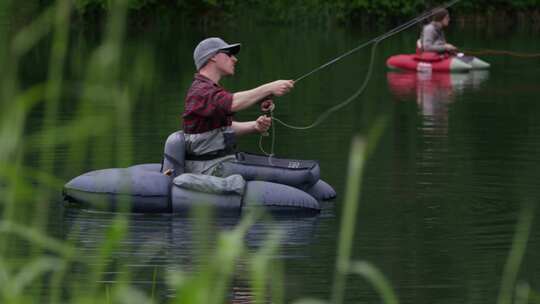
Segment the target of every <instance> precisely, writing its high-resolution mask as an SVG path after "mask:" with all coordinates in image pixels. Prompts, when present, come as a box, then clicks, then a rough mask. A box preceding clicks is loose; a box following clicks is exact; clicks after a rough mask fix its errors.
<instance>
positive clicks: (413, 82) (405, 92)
mask: <svg viewBox="0 0 540 304" xmlns="http://www.w3.org/2000/svg"><path fill="white" fill-rule="evenodd" d="M488 78H489V71H486V70H484V71H471V72H469V73H409V72H388V73H387V80H388V85H389V88H390V91H391V92H392V94H394V96H395V97H396V98H397V99H398V100H399V99H405V100H407V99H410V98H415V99H416V102H417V104H418V108H419V110H420V112H421V113H422V116H423V117H424V119H426V120H428V121H429V123H428V125H430V123H433V121H435V120H436V121H442V122H446V123H447V121H448V105H449V104H451V103H452V102H454V101H455V98H456V96H457V95H460V94H463V93H465V92H466V91H469V90H474V89H478V88H480V85H481V84H482V83H483V82H485V81H486V80H488Z"/></svg>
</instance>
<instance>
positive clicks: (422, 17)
mask: <svg viewBox="0 0 540 304" xmlns="http://www.w3.org/2000/svg"><path fill="white" fill-rule="evenodd" d="M459 1H461V0H453V1H450V2H448V3H446V4H443V5H441V6H439V7H438V8H449V7H451V6H453V5H455V4H456V3H458V2H459ZM436 12H437V9H430V10H428V11H426V12H424V13H422V14H421V15H419V16H417V17H415V18H414V19H412V20H410V21H408V22H406V23H404V24H402V25H400V26H398V27H396V28H394V29H392V30H390V31H388V32H386V33H384V34H382V35H380V36H378V37H375V38H373V39H371V40H369V41H367V42H365V43H362V44H360V45H359V46H357V47H355V48H353V49H351V50H350V51H348V52H346V53H344V54H342V55H340V56H338V57H336V58H334V59H332V60H330V61H328V62H326V63H324V64H322V65H320V66H318V67H316V68H315V69H313V70H311V71H309V72H307V73H306V74H304V75H302V76H300V77H298V78H296V79H295V80H294V82H295V84H296V83H298V82H299V81H302V80H304V79H305V78H307V77H309V76H311V75H313V74H315V73H316V72H318V71H321V70H323V69H325V68H327V67H329V66H331V65H333V64H334V63H336V62H338V61H340V60H342V59H343V58H345V57H347V56H350V55H352V54H354V53H356V52H358V51H359V50H361V49H363V48H365V47H367V46H369V45H371V44H372V45H373V46H372V48H371V57H370V61H369V66H368V71H367V73H366V77H365V79H364V81H363V83H362V85H361V86H360V88H359V89H358V90H357V91H356V92H355V93H353V94H352V95H351V96H350V97H349V98H347V99H345V100H344V101H342V102H340V103H338V104H337V105H335V106H333V107H331V108H330V109H328V110H326V111H325V112H323V113H322V114H321V115H319V117H318V118H317V119H316V120H315V121H314V122H313V123H311V124H309V125H307V126H295V125H292V124H289V123H286V122H284V121H283V120H281V119H279V118H277V117H275V116H274V115H273V112H270V117H271V118H272V120H273V121H276V122H278V123H280V124H282V125H283V126H285V127H287V128H290V129H294V130H308V129H311V128H314V127H316V126H318V125H319V124H321V123H322V122H323V121H324V120H326V119H327V118H328V117H329V116H330V115H331V114H332V113H334V112H336V111H338V110H340V109H341V108H343V107H345V106H347V105H348V104H349V103H351V102H352V101H353V100H355V99H356V98H357V97H358V96H360V95H361V94H362V93H363V92H364V90H365V89H366V87H367V84H368V82H369V80H370V78H371V75H372V72H373V66H374V61H375V51H376V49H377V46H378V44H379V43H380V42H382V41H383V40H385V39H387V38H390V37H392V36H394V35H396V34H398V33H401V32H403V31H405V30H407V29H409V28H410V27H412V26H414V25H416V24H418V23H420V22H422V21H424V20H426V19H428V18H430V17H432V16H433V15H434V14H436ZM271 128H272V144H271V150H270V153H267V152H266V151H265V150H264V148H263V146H262V139H263V135H261V137H260V139H259V148H260V150H261V152H263V153H264V154H265V155H267V156H269V157H272V156H273V155H274V145H275V128H274V125H273V124H272V127H271Z"/></svg>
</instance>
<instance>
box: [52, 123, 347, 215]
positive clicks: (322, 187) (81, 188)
mask: <svg viewBox="0 0 540 304" xmlns="http://www.w3.org/2000/svg"><path fill="white" fill-rule="evenodd" d="M185 161H186V159H185V146H184V134H183V132H181V131H179V132H176V133H173V134H171V135H170V136H169V138H168V139H167V142H166V144H165V155H164V158H163V162H162V164H142V165H136V166H132V167H129V168H113V169H104V170H96V171H91V172H88V173H85V174H83V175H80V176H78V177H75V178H74V179H72V180H71V181H69V182H68V183H67V184H66V185H65V186H64V190H63V194H64V198H65V199H66V200H67V201H69V202H72V203H75V204H76V205H79V206H82V207H86V208H97V209H101V210H109V211H117V210H122V211H130V212H140V213H183V212H185V211H187V210H189V209H190V208H191V207H193V206H194V205H197V204H210V205H212V206H215V207H216V208H217V209H219V210H220V211H233V212H237V211H238V212H240V211H242V210H243V209H246V208H251V207H261V206H262V207H265V208H267V209H269V210H270V211H279V212H281V211H283V212H306V211H308V212H318V211H319V210H320V206H319V201H323V200H330V199H333V198H335V196H336V192H335V191H334V189H333V188H332V187H331V186H330V185H328V184H327V183H326V182H324V181H323V180H321V179H320V168H319V164H318V163H317V162H315V161H309V160H293V159H279V158H274V157H266V156H261V155H255V154H249V153H242V152H240V153H237V154H236V156H235V158H234V159H233V160H231V161H226V162H223V163H221V164H220V166H221V168H220V172H222V176H225V177H224V178H221V177H215V176H208V175H202V174H192V173H186V172H185Z"/></svg>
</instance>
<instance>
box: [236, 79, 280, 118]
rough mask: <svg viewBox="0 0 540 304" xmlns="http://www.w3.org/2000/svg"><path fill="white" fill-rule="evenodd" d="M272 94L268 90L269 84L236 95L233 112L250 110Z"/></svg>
mask: <svg viewBox="0 0 540 304" xmlns="http://www.w3.org/2000/svg"><path fill="white" fill-rule="evenodd" d="M271 93H272V91H271V90H270V89H269V88H268V85H267V84H263V85H261V86H258V87H256V88H254V89H251V90H247V91H241V92H237V93H234V94H233V102H232V106H231V110H232V111H233V112H238V111H241V110H243V109H246V108H249V107H250V106H252V105H253V104H254V103H256V102H257V101H259V100H262V99H263V98H265V97H266V96H268V95H270V94H271Z"/></svg>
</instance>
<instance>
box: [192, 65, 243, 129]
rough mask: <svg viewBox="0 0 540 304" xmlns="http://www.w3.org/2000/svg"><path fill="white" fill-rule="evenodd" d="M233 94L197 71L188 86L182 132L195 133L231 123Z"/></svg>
mask: <svg viewBox="0 0 540 304" xmlns="http://www.w3.org/2000/svg"><path fill="white" fill-rule="evenodd" d="M232 100H233V94H232V93H230V92H228V91H226V90H225V89H224V88H222V87H221V86H220V85H218V84H217V83H214V82H213V81H212V80H210V79H209V78H207V77H205V76H203V75H201V74H199V73H197V74H195V79H194V80H193V83H192V84H191V87H190V88H189V90H188V92H187V95H186V100H185V109H184V113H183V114H182V117H183V118H184V123H183V124H184V126H183V129H184V132H185V133H187V134H197V133H203V132H207V131H211V130H214V129H217V128H221V127H228V126H231V124H232V116H233V115H234V112H232V111H231V106H232Z"/></svg>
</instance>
